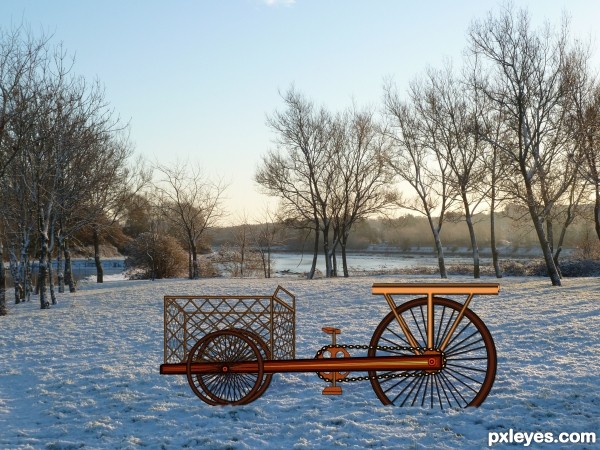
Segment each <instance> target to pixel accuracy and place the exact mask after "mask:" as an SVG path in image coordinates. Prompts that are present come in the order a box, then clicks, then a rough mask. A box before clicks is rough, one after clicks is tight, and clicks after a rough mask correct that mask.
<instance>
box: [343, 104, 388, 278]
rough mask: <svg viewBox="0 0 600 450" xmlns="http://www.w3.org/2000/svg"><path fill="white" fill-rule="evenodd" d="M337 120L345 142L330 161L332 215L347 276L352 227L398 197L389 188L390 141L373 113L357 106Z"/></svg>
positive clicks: (383, 208)
mask: <svg viewBox="0 0 600 450" xmlns="http://www.w3.org/2000/svg"><path fill="white" fill-rule="evenodd" d="M337 120H340V121H341V122H342V126H343V133H344V141H343V143H342V145H341V146H340V147H335V148H334V151H335V153H334V154H333V155H332V156H333V157H332V158H331V160H332V162H333V168H334V177H333V180H334V183H333V185H332V188H333V192H332V201H331V203H332V205H333V206H332V213H331V215H332V217H333V220H334V236H335V237H336V239H334V243H339V245H340V247H341V251H342V267H343V272H344V276H345V277H347V276H348V275H349V274H348V263H347V254H346V253H347V252H346V246H347V242H348V238H349V236H350V232H351V230H352V227H353V226H354V225H355V224H356V223H357V222H359V221H361V220H364V219H366V218H367V217H369V216H371V215H373V214H376V213H381V212H383V211H385V209H386V208H387V207H389V206H390V205H392V204H393V203H394V201H395V200H396V198H395V195H394V192H393V191H392V190H391V189H390V188H389V186H390V185H391V182H392V177H393V172H392V171H391V170H390V169H389V167H388V165H387V160H388V147H389V142H388V140H387V138H386V135H385V132H384V131H383V130H381V127H380V125H379V124H378V123H377V122H376V120H375V117H374V113H373V112H372V111H369V110H363V111H360V110H358V109H357V108H355V107H354V108H352V109H351V110H349V111H347V112H346V114H345V115H344V116H341V117H339V118H338V119H337ZM334 248H335V247H334Z"/></svg>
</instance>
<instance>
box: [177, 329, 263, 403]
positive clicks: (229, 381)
mask: <svg viewBox="0 0 600 450" xmlns="http://www.w3.org/2000/svg"><path fill="white" fill-rule="evenodd" d="M243 362H252V363H256V371H255V372H254V371H253V372H250V373H240V372H236V371H235V363H243ZM194 363H200V364H202V363H209V364H212V366H213V367H214V366H217V367H219V370H218V371H210V372H196V371H194V370H193V367H192V365H193V364H194ZM186 373H187V379H188V383H189V384H190V387H191V388H192V391H194V393H195V394H196V395H197V396H198V397H199V398H200V399H201V400H203V401H204V402H206V403H208V404H210V405H242V404H246V403H250V402H251V401H252V400H254V399H256V398H257V396H258V395H260V394H262V392H263V391H264V389H266V386H265V382H264V381H265V380H264V379H263V375H264V364H263V356H262V354H261V350H260V349H259V346H258V345H257V344H256V342H255V340H254V339H253V338H252V337H251V336H250V335H249V334H248V333H247V332H244V331H240V330H221V331H215V332H213V333H209V334H207V335H206V336H204V337H203V338H202V339H200V340H199V341H198V342H196V344H195V345H194V346H193V347H192V349H191V350H190V352H189V355H188V359H187V371H186ZM269 381H270V379H269ZM267 385H268V383H267ZM263 386H264V389H262V390H261V387H263ZM257 394H258V395H257Z"/></svg>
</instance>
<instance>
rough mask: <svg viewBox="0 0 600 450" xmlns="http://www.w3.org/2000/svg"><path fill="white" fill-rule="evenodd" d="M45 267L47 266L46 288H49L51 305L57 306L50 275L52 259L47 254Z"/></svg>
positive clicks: (51, 275) (52, 280) (52, 278)
mask: <svg viewBox="0 0 600 450" xmlns="http://www.w3.org/2000/svg"><path fill="white" fill-rule="evenodd" d="M46 265H47V266H48V267H47V269H48V287H49V288H50V299H51V301H52V304H53V305H57V304H58V302H57V301H56V292H54V277H53V274H52V257H51V256H50V254H48V257H47V258H46Z"/></svg>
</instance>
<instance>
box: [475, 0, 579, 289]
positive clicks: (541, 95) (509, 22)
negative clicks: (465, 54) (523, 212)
mask: <svg viewBox="0 0 600 450" xmlns="http://www.w3.org/2000/svg"><path fill="white" fill-rule="evenodd" d="M469 41H470V48H471V51H472V52H473V53H474V54H477V55H478V56H480V57H481V58H482V59H483V60H485V64H484V68H485V69H486V70H485V71H484V72H483V74H482V76H481V77H480V79H479V82H478V86H477V87H478V89H480V91H481V92H483V93H484V95H485V96H486V97H488V98H489V99H490V101H491V102H492V103H493V105H494V108H495V109H496V110H497V111H498V113H499V114H500V117H502V118H503V120H504V127H505V129H506V130H507V133H506V134H505V137H506V141H505V142H504V143H503V144H502V145H501V147H500V148H501V149H502V151H503V152H505V153H506V154H507V156H508V158H510V161H511V164H512V166H513V169H514V170H513V173H514V174H515V175H516V176H517V178H515V179H514V182H513V191H514V194H515V197H516V198H519V199H520V200H521V201H522V202H523V204H524V205H526V206H527V209H528V211H529V214H530V216H531V219H532V222H533V226H534V228H535V230H536V234H537V236H538V240H539V243H540V246H541V249H542V252H543V254H544V259H545V262H546V267H547V270H548V274H549V276H550V279H551V281H552V284H553V285H560V284H561V282H560V274H559V272H558V269H557V268H556V265H555V263H554V259H553V255H552V249H551V239H550V238H549V236H548V233H549V232H550V233H551V232H552V231H551V229H548V228H547V227H546V229H545V227H544V224H545V222H546V219H547V218H548V217H550V216H551V211H552V208H553V207H554V205H555V204H556V202H557V201H558V200H559V199H560V198H561V196H562V195H563V194H564V193H565V192H566V191H567V190H568V188H569V186H570V185H571V183H572V182H573V179H574V177H575V172H576V165H575V164H574V163H573V161H571V160H569V158H568V157H567V152H565V148H566V147H567V146H568V145H567V144H566V142H565V141H564V136H565V135H564V133H563V132H562V131H561V130H562V129H563V128H564V127H565V125H566V124H565V116H566V114H565V99H566V97H567V95H568V89H569V87H568V85H567V84H566V83H565V77H564V66H565V61H566V58H567V55H568V45H569V41H568V27H567V24H566V23H563V25H562V27H561V28H560V29H559V30H558V31H555V30H553V29H552V28H550V27H549V26H546V27H545V28H543V29H542V30H540V31H536V30H533V29H532V25H531V23H530V18H529V15H528V13H527V12H526V11H524V10H519V11H514V9H513V7H512V5H510V4H508V5H505V6H504V7H503V8H502V9H501V11H500V12H499V13H498V14H497V15H496V16H494V15H493V14H492V13H490V14H489V15H488V17H487V18H486V19H485V20H481V21H476V22H474V23H473V25H472V26H471V29H470V31H469ZM508 133H510V134H508ZM497 144H499V145H500V143H497ZM546 225H548V223H547V222H546Z"/></svg>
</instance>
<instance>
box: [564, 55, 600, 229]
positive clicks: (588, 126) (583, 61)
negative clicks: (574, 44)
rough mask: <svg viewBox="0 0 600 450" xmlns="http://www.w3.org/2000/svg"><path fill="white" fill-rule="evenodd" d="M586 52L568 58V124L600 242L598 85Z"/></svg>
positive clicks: (573, 154)
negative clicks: (569, 95) (586, 187)
mask: <svg viewBox="0 0 600 450" xmlns="http://www.w3.org/2000/svg"><path fill="white" fill-rule="evenodd" d="M588 64H589V52H588V51H587V50H586V49H585V48H581V47H578V48H576V49H575V50H574V51H573V52H572V53H571V54H570V55H569V58H568V64H567V71H566V72H567V74H568V75H567V76H568V79H569V82H570V84H571V86H572V89H571V90H570V91H569V92H570V94H571V97H570V100H571V101H570V108H569V124H570V132H571V133H573V140H574V142H575V146H576V148H575V150H574V151H573V152H572V158H573V159H574V160H575V161H576V163H577V165H578V168H579V176H580V177H581V178H582V179H584V180H585V181H586V182H587V183H588V184H589V186H590V187H591V190H592V193H593V194H592V196H593V199H594V226H595V230H596V235H597V237H598V239H599V240H600V84H599V83H598V80H597V79H596V78H595V77H593V76H592V75H591V70H590V68H589V67H588Z"/></svg>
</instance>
